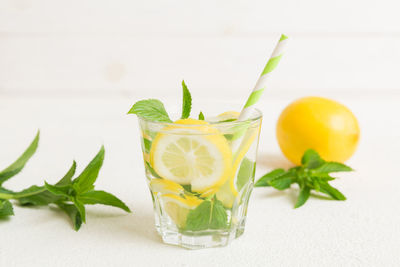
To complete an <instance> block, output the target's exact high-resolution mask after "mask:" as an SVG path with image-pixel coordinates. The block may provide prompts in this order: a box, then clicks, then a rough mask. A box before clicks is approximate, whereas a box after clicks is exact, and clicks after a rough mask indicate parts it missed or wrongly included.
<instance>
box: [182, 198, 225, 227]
mask: <svg viewBox="0 0 400 267" xmlns="http://www.w3.org/2000/svg"><path fill="white" fill-rule="evenodd" d="M227 220H228V215H227V213H226V211H225V208H224V206H223V205H222V202H221V201H219V200H217V199H216V198H215V197H214V198H213V199H212V200H204V201H203V202H202V203H201V204H200V205H199V206H197V207H196V208H195V209H194V210H191V211H189V213H188V215H187V219H186V226H185V230H189V231H200V230H207V229H223V228H226V227H227V224H228V222H227Z"/></svg>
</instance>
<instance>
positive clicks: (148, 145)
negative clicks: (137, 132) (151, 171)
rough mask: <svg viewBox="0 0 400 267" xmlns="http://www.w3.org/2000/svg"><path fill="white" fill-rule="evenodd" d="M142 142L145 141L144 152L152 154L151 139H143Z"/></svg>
mask: <svg viewBox="0 0 400 267" xmlns="http://www.w3.org/2000/svg"><path fill="white" fill-rule="evenodd" d="M142 140H143V148H144V152H146V153H150V149H151V141H150V140H149V139H146V138H143V139H142Z"/></svg>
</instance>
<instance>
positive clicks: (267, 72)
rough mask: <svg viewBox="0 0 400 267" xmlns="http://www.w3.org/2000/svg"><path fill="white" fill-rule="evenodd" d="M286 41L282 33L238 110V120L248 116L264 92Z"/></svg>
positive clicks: (286, 38)
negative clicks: (251, 89) (244, 101)
mask: <svg viewBox="0 0 400 267" xmlns="http://www.w3.org/2000/svg"><path fill="white" fill-rule="evenodd" d="M287 42H288V37H287V36H286V35H284V34H282V35H281V38H280V39H279V42H278V44H277V45H276V46H275V49H274V51H273V52H272V55H271V57H270V58H269V60H268V62H267V65H265V68H264V70H263V72H262V73H261V75H260V78H259V79H258V81H257V83H256V86H254V89H253V91H252V92H251V94H250V96H249V98H248V99H247V102H246V104H245V105H244V107H243V109H242V112H240V116H239V118H238V120H239V121H244V120H247V119H249V118H250V116H251V114H252V113H253V110H254V105H255V104H256V103H257V102H258V100H259V99H260V97H261V95H262V93H263V92H264V89H265V87H266V84H267V82H268V78H269V76H271V72H272V71H273V70H274V69H275V68H276V66H278V63H279V61H280V60H281V58H282V55H283V52H284V50H285V47H286V44H287Z"/></svg>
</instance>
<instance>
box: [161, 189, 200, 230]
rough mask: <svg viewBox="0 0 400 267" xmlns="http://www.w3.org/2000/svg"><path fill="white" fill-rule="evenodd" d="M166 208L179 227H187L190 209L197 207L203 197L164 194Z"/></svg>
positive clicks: (163, 199)
mask: <svg viewBox="0 0 400 267" xmlns="http://www.w3.org/2000/svg"><path fill="white" fill-rule="evenodd" d="M161 199H162V201H163V204H164V210H165V211H166V212H167V214H168V216H169V217H170V218H171V219H172V220H173V221H174V223H175V224H176V226H178V227H179V228H183V227H185V224H186V218H187V215H188V213H189V211H190V210H192V209H195V208H196V207H197V206H198V205H200V203H201V202H203V201H202V200H201V199H199V198H196V197H191V196H185V197H181V196H177V195H174V194H164V195H162V196H161Z"/></svg>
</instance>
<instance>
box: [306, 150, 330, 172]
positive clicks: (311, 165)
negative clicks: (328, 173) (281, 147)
mask: <svg viewBox="0 0 400 267" xmlns="http://www.w3.org/2000/svg"><path fill="white" fill-rule="evenodd" d="M324 162H325V161H324V160H323V159H322V158H321V157H320V156H319V154H318V153H317V152H316V151H315V150H313V149H308V150H306V152H304V155H303V157H302V158H301V164H303V165H304V167H305V168H307V169H315V168H318V167H319V166H321V165H322V164H324Z"/></svg>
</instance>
